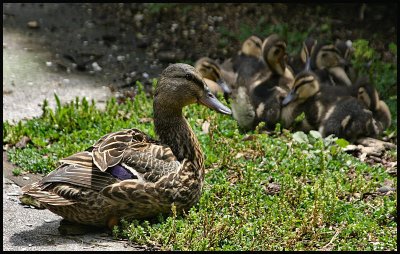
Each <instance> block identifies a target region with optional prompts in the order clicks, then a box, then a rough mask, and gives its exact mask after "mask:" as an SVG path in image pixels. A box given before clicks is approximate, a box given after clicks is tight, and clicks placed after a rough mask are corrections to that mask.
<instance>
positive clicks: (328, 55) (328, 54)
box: [311, 42, 346, 69]
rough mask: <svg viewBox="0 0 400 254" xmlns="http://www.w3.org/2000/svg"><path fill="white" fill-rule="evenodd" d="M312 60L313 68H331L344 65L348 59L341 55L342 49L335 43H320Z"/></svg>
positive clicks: (313, 53)
mask: <svg viewBox="0 0 400 254" xmlns="http://www.w3.org/2000/svg"><path fill="white" fill-rule="evenodd" d="M311 61H312V64H313V65H314V66H311V67H312V68H313V69H329V68H332V67H338V66H341V67H343V66H344V65H345V63H346V61H345V60H344V59H343V57H342V56H341V53H340V51H339V50H338V49H337V48H336V47H335V45H333V44H330V43H326V42H323V43H318V44H317V45H316V46H315V48H314V50H313V52H312V54H311Z"/></svg>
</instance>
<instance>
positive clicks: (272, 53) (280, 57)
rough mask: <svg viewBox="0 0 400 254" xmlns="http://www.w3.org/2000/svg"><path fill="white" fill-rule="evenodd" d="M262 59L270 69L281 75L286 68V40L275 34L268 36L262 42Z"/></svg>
mask: <svg viewBox="0 0 400 254" xmlns="http://www.w3.org/2000/svg"><path fill="white" fill-rule="evenodd" d="M262 54H263V58H264V61H265V62H266V63H267V64H268V66H269V68H270V69H271V71H273V72H275V73H277V74H279V75H283V74H284V73H285V69H286V58H287V55H286V42H285V41H284V40H283V39H281V38H280V37H279V36H278V35H277V34H271V35H270V36H268V37H267V38H266V39H265V40H264V42H263V44H262Z"/></svg>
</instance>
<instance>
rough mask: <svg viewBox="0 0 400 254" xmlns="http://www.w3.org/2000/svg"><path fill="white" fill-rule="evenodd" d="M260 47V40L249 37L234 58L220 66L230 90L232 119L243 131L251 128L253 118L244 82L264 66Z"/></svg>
mask: <svg viewBox="0 0 400 254" xmlns="http://www.w3.org/2000/svg"><path fill="white" fill-rule="evenodd" d="M261 45H262V40H261V39H260V38H258V37H257V36H254V35H253V36H250V37H249V38H247V39H246V40H245V41H244V42H243V44H242V47H241V50H240V51H239V52H238V53H237V54H236V55H235V56H233V57H231V58H229V59H227V60H225V61H224V62H223V63H222V64H221V65H220V68H221V69H222V76H223V77H224V79H225V80H227V83H228V84H229V85H230V87H231V88H232V94H231V96H230V97H231V100H230V104H231V108H232V114H233V118H234V119H236V120H237V122H238V125H239V126H240V128H242V129H245V130H248V129H251V128H252V127H253V123H254V116H255V112H254V108H253V106H252V104H251V101H250V98H249V95H248V89H249V88H248V87H247V86H246V82H247V81H248V80H250V79H251V78H252V75H253V74H254V73H253V71H254V70H257V69H260V68H261V67H263V66H265V63H264V62H263V60H262V58H261Z"/></svg>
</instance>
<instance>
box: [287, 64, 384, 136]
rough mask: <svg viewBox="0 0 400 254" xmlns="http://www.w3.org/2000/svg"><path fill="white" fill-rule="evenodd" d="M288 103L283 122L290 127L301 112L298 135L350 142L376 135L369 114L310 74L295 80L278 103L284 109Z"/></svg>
mask: <svg viewBox="0 0 400 254" xmlns="http://www.w3.org/2000/svg"><path fill="white" fill-rule="evenodd" d="M292 103H293V105H294V106H293V105H292V107H291V109H290V110H289V111H287V114H288V115H285V117H286V118H285V120H287V121H289V122H290V123H292V122H293V121H294V119H295V118H296V117H297V116H298V115H300V114H301V113H302V112H304V114H305V119H304V120H303V121H302V122H301V126H300V130H302V131H309V130H318V131H319V132H320V133H321V134H322V136H323V137H325V136H328V135H330V134H335V135H336V136H337V137H340V138H346V139H348V140H350V141H354V140H356V139H357V138H359V137H366V136H375V135H376V134H378V133H379V129H380V127H379V124H378V123H377V121H376V120H375V119H374V118H373V116H372V112H371V111H369V110H368V109H366V108H365V107H364V106H363V105H362V104H361V103H360V102H359V101H358V100H357V99H356V98H354V97H352V96H350V95H349V93H348V92H343V89H340V87H332V86H321V85H320V83H319V79H318V77H317V76H316V75H315V74H314V73H312V72H310V71H304V72H301V73H299V74H298V75H297V76H296V79H295V83H294V87H293V89H292V90H291V91H290V92H289V94H288V95H287V96H286V97H285V99H284V100H283V101H282V105H283V106H284V107H285V106H288V105H290V104H292ZM289 114H290V115H289Z"/></svg>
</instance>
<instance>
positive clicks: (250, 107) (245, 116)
mask: <svg viewBox="0 0 400 254" xmlns="http://www.w3.org/2000/svg"><path fill="white" fill-rule="evenodd" d="M261 57H262V58H260V57H258V58H257V57H255V56H253V57H247V58H244V59H243V58H242V59H243V61H242V62H241V63H240V65H239V64H238V65H237V69H236V71H237V73H238V75H237V80H236V84H235V86H236V87H237V89H234V92H233V94H232V98H233V101H232V103H231V105H232V111H233V117H234V118H235V119H236V120H237V121H238V124H239V126H240V127H241V128H244V129H253V128H254V127H255V126H256V125H257V124H258V123H259V122H261V121H264V122H266V123H267V127H271V128H272V126H274V125H275V124H276V122H277V119H279V114H280V104H281V103H280V101H281V100H282V99H283V97H284V96H285V91H289V89H290V88H291V84H292V81H293V79H294V78H293V74H292V73H291V71H289V70H288V68H287V67H286V63H285V60H286V43H285V42H284V40H282V39H281V38H280V37H279V36H278V35H277V34H271V35H270V36H268V37H267V38H266V39H265V40H264V42H263V43H262V55H261Z"/></svg>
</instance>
